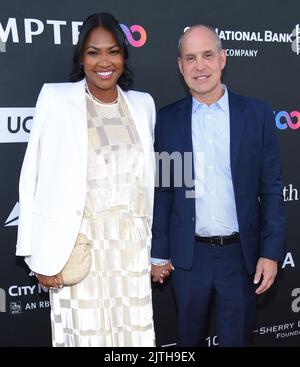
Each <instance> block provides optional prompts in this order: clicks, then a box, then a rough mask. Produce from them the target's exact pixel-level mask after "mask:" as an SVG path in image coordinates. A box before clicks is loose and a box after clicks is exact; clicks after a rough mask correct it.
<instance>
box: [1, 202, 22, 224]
mask: <svg viewBox="0 0 300 367" xmlns="http://www.w3.org/2000/svg"><path fill="white" fill-rule="evenodd" d="M18 224H19V203H16V205H15V206H14V208H13V210H12V211H11V213H10V214H9V216H8V218H7V219H6V221H5V224H4V227H11V226H17V225H18Z"/></svg>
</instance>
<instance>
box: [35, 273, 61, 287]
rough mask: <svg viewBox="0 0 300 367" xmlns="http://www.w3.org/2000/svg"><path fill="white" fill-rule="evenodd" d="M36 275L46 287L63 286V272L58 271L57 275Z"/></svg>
mask: <svg viewBox="0 0 300 367" xmlns="http://www.w3.org/2000/svg"><path fill="white" fill-rule="evenodd" d="M36 276H37V278H38V281H39V283H40V284H41V286H42V287H44V288H49V289H58V288H61V287H62V286H63V278H62V275H61V273H58V274H56V275H43V274H37V275H36Z"/></svg>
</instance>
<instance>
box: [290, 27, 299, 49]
mask: <svg viewBox="0 0 300 367" xmlns="http://www.w3.org/2000/svg"><path fill="white" fill-rule="evenodd" d="M292 37H293V41H292V50H293V51H294V52H295V54H297V55H299V54H300V27H299V24H297V25H296V27H295V28H294V29H293V31H292Z"/></svg>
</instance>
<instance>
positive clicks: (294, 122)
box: [275, 111, 300, 130]
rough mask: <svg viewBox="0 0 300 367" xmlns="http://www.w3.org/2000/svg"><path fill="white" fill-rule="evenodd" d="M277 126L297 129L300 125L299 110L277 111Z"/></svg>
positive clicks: (283, 128) (284, 128) (281, 128)
mask: <svg viewBox="0 0 300 367" xmlns="http://www.w3.org/2000/svg"><path fill="white" fill-rule="evenodd" d="M275 122H276V127H277V128H278V129H279V130H286V129H292V130H297V129H299V127H300V112H299V111H291V112H287V111H279V112H277V113H275Z"/></svg>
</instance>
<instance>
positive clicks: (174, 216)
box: [171, 212, 181, 227]
mask: <svg viewBox="0 0 300 367" xmlns="http://www.w3.org/2000/svg"><path fill="white" fill-rule="evenodd" d="M171 224H172V225H174V226H177V227H179V226H180V225H181V218H180V215H179V214H177V213H174V212H172V213H171Z"/></svg>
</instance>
